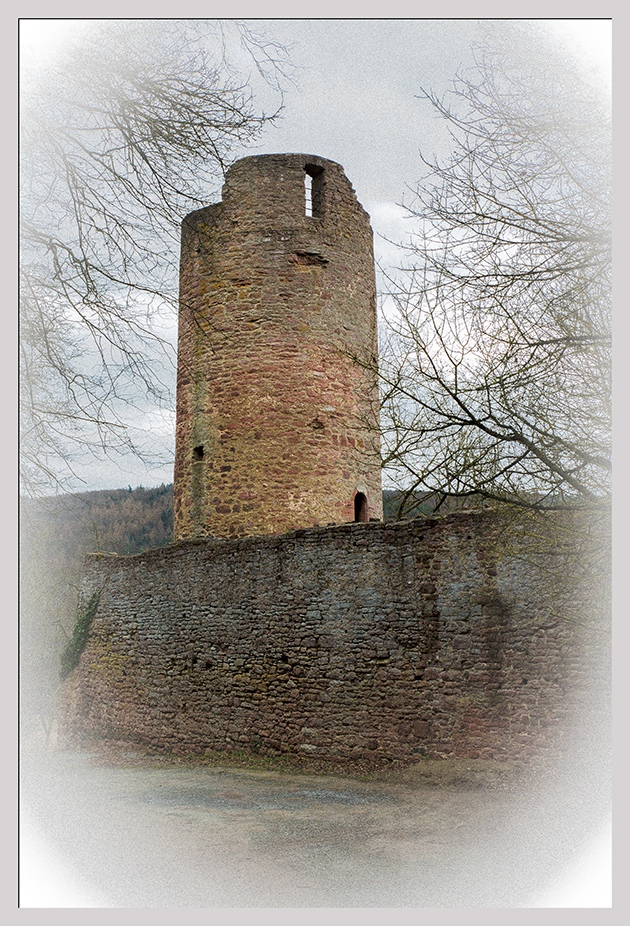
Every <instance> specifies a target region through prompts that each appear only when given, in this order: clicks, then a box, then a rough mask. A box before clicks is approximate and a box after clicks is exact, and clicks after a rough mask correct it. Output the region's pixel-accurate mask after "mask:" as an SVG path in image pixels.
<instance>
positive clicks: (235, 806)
mask: <svg viewBox="0 0 630 926" xmlns="http://www.w3.org/2000/svg"><path fill="white" fill-rule="evenodd" d="M471 774H472V773H471ZM406 778H407V780H405V775H404V774H403V775H399V776H398V780H391V777H390V779H388V780H369V781H365V780H359V779H357V778H347V777H333V776H323V775H313V774H296V773H286V772H285V773H282V774H279V773H277V772H275V771H272V770H255V769H251V768H234V767H228V766H225V765H223V766H221V765H210V766H204V765H199V766H196V767H195V766H187V765H178V764H170V765H168V764H166V765H164V764H160V763H155V762H150V761H148V760H143V759H142V758H141V757H140V756H139V754H138V753H134V752H126V753H118V755H117V757H116V761H112V758H111V756H107V755H104V754H99V753H57V754H53V755H49V756H44V755H42V754H39V755H37V756H34V755H30V756H26V757H25V758H24V760H23V783H22V851H23V860H22V905H23V906H42V905H45V906H98V907H434V908H435V907H527V906H538V905H540V899H541V898H543V897H544V896H545V892H546V891H549V889H550V887H551V886H552V885H553V883H554V882H555V881H557V879H558V877H559V876H560V874H561V871H562V868H563V865H565V864H566V863H567V862H570V861H571V859H572V857H573V856H574V855H575V854H576V853H579V852H580V850H581V849H582V847H583V846H584V845H585V844H586V842H587V841H588V839H589V838H590V836H591V834H592V832H593V828H594V827H596V826H597V824H598V822H599V821H601V819H602V818H603V816H604V814H605V810H606V805H607V797H606V795H605V794H604V792H603V789H599V790H600V793H599V794H598V793H597V789H594V788H593V782H592V780H591V778H589V776H588V775H587V776H584V775H581V776H580V778H579V781H574V780H571V781H569V780H565V781H564V782H562V783H561V784H559V783H558V782H557V780H556V781H555V783H553V782H552V783H550V782H546V783H545V788H543V789H541V788H540V787H539V788H538V790H536V789H532V788H531V787H528V788H525V787H524V786H523V787H519V786H514V785H513V786H511V787H506V786H505V784H504V783H503V784H501V783H495V784H494V785H493V786H487V785H486V786H485V787H480V786H479V782H475V781H469V782H468V783H464V784H460V785H459V786H455V785H454V784H441V785H440V786H436V785H435V784H433V785H432V784H429V783H427V782H426V780H422V778H421V777H420V780H418V775H415V776H414V775H413V773H412V772H407V773H406ZM594 790H595V793H594ZM43 859H47V861H46V862H44V861H43ZM52 859H54V861H52ZM42 866H44V867H47V868H48V871H42ZM46 877H48V879H49V881H50V882H51V885H50V886H49V888H48V890H49V895H48V901H47V902H46V900H45V896H44V895H45V890H44V888H43V886H42V885H43V881H44V880H45V878H46ZM64 878H65V879H66V881H67V882H68V884H69V885H70V886H71V887H72V888H73V889H74V891H75V901H74V902H73V901H72V898H71V897H70V889H67V890H66V893H65V895H64V894H63V892H61V893H60V890H61V882H62V881H63V879H64ZM55 885H56V886H57V889H58V890H57V894H56V895H55ZM55 897H56V899H57V901H58V902H51V901H54V900H55ZM38 898H39V899H38Z"/></svg>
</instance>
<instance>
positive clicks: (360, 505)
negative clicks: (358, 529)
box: [354, 492, 368, 521]
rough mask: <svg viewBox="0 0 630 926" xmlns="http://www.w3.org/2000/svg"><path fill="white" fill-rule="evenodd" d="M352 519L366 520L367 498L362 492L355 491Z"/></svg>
mask: <svg viewBox="0 0 630 926" xmlns="http://www.w3.org/2000/svg"><path fill="white" fill-rule="evenodd" d="M354 520H355V521H367V520H368V503H367V498H366V497H365V495H364V494H363V492H357V494H356V495H355V496H354Z"/></svg>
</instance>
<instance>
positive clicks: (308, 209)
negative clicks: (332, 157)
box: [304, 164, 324, 218]
mask: <svg viewBox="0 0 630 926" xmlns="http://www.w3.org/2000/svg"><path fill="white" fill-rule="evenodd" d="M304 214H305V215H307V216H308V217H309V218H317V217H318V216H322V215H323V214H324V169H323V168H322V167H317V166H316V165H315V164H307V165H306V167H305V168H304Z"/></svg>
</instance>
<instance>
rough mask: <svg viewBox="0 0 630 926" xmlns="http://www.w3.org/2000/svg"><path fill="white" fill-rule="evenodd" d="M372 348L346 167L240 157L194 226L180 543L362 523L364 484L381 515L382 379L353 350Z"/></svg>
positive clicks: (367, 292) (365, 235)
mask: <svg viewBox="0 0 630 926" xmlns="http://www.w3.org/2000/svg"><path fill="white" fill-rule="evenodd" d="M305 168H306V171H305ZM308 171H310V173H312V174H316V175H317V176H315V177H314V179H313V207H314V214H313V216H308V215H306V214H305V182H304V181H305V176H306V173H307V172H308ZM376 349H377V345H376V290H375V279H374V257H373V250H372V230H371V228H370V223H369V217H368V215H367V213H366V212H365V211H364V210H363V209H362V207H361V206H360V205H359V203H358V202H357V200H356V197H355V194H354V191H353V189H352V186H351V185H350V183H349V181H348V180H347V178H346V176H345V174H344V172H343V169H342V168H341V167H340V165H338V164H335V163H334V162H332V161H328V160H325V159H324V158H319V157H315V156H313V155H304V154H281V155H262V156H258V157H248V158H244V159H243V160H241V161H238V162H237V163H236V164H234V165H233V166H232V167H231V168H230V169H229V170H228V172H227V174H226V182H225V186H224V188H223V200H222V202H221V203H218V204H215V205H211V206H208V207H207V208H205V209H200V210H199V211H197V212H193V213H192V214H191V215H189V216H187V218H186V219H185V221H184V223H183V232H182V255H181V276H180V317H179V348H178V351H179V357H178V383H177V434H176V459H175V480H174V481H175V490H174V493H175V497H174V506H175V507H174V517H175V539H176V540H181V539H192V538H199V537H204V536H209V535H211V536H216V537H225V538H234V537H242V536H247V535H254V534H270V535H271V534H279V533H283V532H286V531H288V530H291V529H295V528H304V527H311V526H317V525H326V524H330V523H340V522H348V521H353V520H354V519H355V511H354V499H355V496H356V495H357V493H361V494H362V495H364V496H366V498H367V506H368V508H367V512H366V513H364V517H362V518H361V520H364V519H367V518H369V517H375V518H380V517H381V516H382V497H381V483H380V457H379V447H378V436H377V434H378V427H377V421H378V417H377V416H378V390H377V385H376V381H375V377H374V373H373V371H372V372H369V371H368V370H367V368H366V367H364V366H363V367H362V366H361V364H358V363H357V362H356V358H357V357H359V358H361V359H365V358H370V359H371V358H374V357H375V355H376Z"/></svg>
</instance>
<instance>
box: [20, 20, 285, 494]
mask: <svg viewBox="0 0 630 926" xmlns="http://www.w3.org/2000/svg"><path fill="white" fill-rule="evenodd" d="M230 56H232V58H233V57H234V56H238V57H239V59H244V60H246V61H249V62H250V65H251V68H252V69H253V68H256V69H257V70H258V72H260V74H262V76H263V77H264V79H265V80H266V81H267V84H268V85H269V86H271V87H272V88H274V89H275V90H276V91H277V94H278V98H277V108H276V111H275V112H273V113H270V114H269V115H267V114H265V113H264V112H261V111H258V110H257V109H256V107H255V106H254V102H253V98H252V92H251V89H250V87H251V82H248V80H247V79H245V80H243V79H242V78H240V79H239V77H238V73H242V72H243V64H242V60H241V67H240V71H239V72H238V73H237V71H235V70H234V69H233V68H232V67H231V58H230ZM287 61H288V59H287V55H286V52H285V50H284V49H283V48H281V47H280V46H278V45H277V44H275V43H272V42H268V41H266V40H265V39H263V38H261V37H259V36H257V35H256V34H254V33H252V32H251V30H249V29H248V28H247V27H245V26H244V25H242V24H240V23H238V22H232V21H231V22H229V23H223V22H221V21H217V20H203V21H178V20H166V21H160V20H157V21H133V20H129V21H102V22H98V21H96V22H95V24H94V25H92V26H91V27H90V28H88V29H87V30H86V31H83V32H82V33H81V34H80V35H79V36H78V38H77V39H76V40H75V41H74V43H72V44H70V45H68V46H66V48H65V50H64V51H63V52H62V53H60V54H59V55H58V56H57V57H56V59H55V60H54V62H53V63H52V64H51V65H49V66H48V68H47V69H46V70H45V72H44V73H39V74H31V73H28V72H27V71H25V72H24V73H23V75H22V94H21V132H22V134H21V181H22V182H21V337H20V366H21V370H20V373H21V460H22V486H23V490H24V491H25V492H27V493H28V494H37V493H39V492H41V491H45V490H49V489H50V488H51V487H59V486H63V485H64V483H65V481H66V479H68V478H69V477H71V476H72V472H73V461H74V460H76V459H77V457H78V456H80V455H81V454H82V453H87V454H99V453H103V452H104V453H115V452H123V453H124V452H127V451H129V450H134V449H137V448H134V446H133V440H132V439H131V437H130V434H129V430H128V427H127V424H128V407H129V404H130V403H134V401H136V400H137V398H138V396H139V395H142V396H144V398H145V399H146V398H147V396H150V397H151V400H152V401H153V402H155V403H156V405H157V403H159V402H161V401H168V399H169V396H168V389H167V387H166V382H167V380H166V376H165V371H166V368H167V366H168V364H172V358H171V356H170V355H169V354H168V349H169V345H168V344H165V343H163V342H162V341H161V339H160V320H161V316H162V315H163V314H164V313H165V312H169V311H172V308H173V307H172V305H171V302H172V301H173V300H174V297H175V295H176V290H177V277H176V264H177V260H178V252H179V233H178V228H179V224H180V222H181V219H182V216H183V215H184V214H185V213H186V212H188V211H190V210H191V209H194V208H199V206H201V205H204V204H206V203H207V202H208V197H209V196H210V195H214V193H215V191H216V187H217V185H218V184H219V182H220V180H221V178H222V176H223V173H224V169H225V168H226V166H227V165H228V163H229V160H230V158H233V157H234V156H235V153H236V156H238V155H239V154H242V150H243V146H245V145H248V144H250V143H251V142H253V141H254V140H255V139H256V138H257V137H258V135H259V133H260V132H261V130H262V128H263V127H264V126H265V125H266V124H267V123H268V122H269V121H270V120H273V119H275V118H276V116H277V114H278V111H279V109H280V107H281V87H280V81H281V80H282V79H283V76H284V75H285V74H286V68H287V67H288V64H287ZM167 375H168V374H167Z"/></svg>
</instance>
